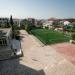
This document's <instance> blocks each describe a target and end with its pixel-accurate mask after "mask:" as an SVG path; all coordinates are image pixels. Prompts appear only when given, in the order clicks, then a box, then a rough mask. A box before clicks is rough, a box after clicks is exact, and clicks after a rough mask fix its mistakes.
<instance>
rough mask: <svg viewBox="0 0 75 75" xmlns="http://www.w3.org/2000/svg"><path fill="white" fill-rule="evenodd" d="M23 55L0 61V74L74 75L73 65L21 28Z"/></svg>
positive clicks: (74, 66)
mask: <svg viewBox="0 0 75 75" xmlns="http://www.w3.org/2000/svg"><path fill="white" fill-rule="evenodd" d="M21 38H22V40H21V45H22V50H23V54H24V57H21V58H17V59H11V60H5V61H0V75H75V65H73V64H72V63H70V62H69V61H68V60H66V59H65V58H64V56H62V55H61V54H59V53H58V52H56V50H54V49H53V48H52V47H50V46H43V47H42V45H41V44H40V43H39V42H38V40H36V39H35V38H34V36H33V35H28V34H27V32H25V31H24V30H21Z"/></svg>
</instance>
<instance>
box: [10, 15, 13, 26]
mask: <svg viewBox="0 0 75 75" xmlns="http://www.w3.org/2000/svg"><path fill="white" fill-rule="evenodd" d="M10 24H11V26H13V19H12V15H11V16H10Z"/></svg>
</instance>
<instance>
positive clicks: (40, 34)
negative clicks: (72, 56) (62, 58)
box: [31, 29, 70, 44]
mask: <svg viewBox="0 0 75 75" xmlns="http://www.w3.org/2000/svg"><path fill="white" fill-rule="evenodd" d="M31 32H32V34H33V35H35V36H36V37H37V38H38V39H39V40H40V41H41V42H43V43H44V44H54V43H60V42H67V41H69V39H70V38H69V37H67V36H65V35H64V34H63V33H60V32H57V31H53V30H47V29H33V30H31Z"/></svg>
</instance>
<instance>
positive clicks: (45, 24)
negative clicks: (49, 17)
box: [43, 21, 53, 29]
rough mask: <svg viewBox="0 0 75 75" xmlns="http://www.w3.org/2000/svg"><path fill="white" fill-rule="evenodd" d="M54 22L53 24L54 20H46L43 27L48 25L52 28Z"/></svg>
mask: <svg viewBox="0 0 75 75" xmlns="http://www.w3.org/2000/svg"><path fill="white" fill-rule="evenodd" d="M52 24H53V21H46V22H44V23H43V28H46V27H48V28H49V29H50V28H52Z"/></svg>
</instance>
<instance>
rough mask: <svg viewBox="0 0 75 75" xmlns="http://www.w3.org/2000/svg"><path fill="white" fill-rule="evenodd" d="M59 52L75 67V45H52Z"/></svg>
mask: <svg viewBox="0 0 75 75" xmlns="http://www.w3.org/2000/svg"><path fill="white" fill-rule="evenodd" d="M51 47H53V48H54V49H55V50H56V51H57V52H59V53H61V54H62V55H64V56H65V57H66V59H68V60H69V61H70V62H72V63H73V64H74V65H75V44H71V43H60V44H55V45H51Z"/></svg>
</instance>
